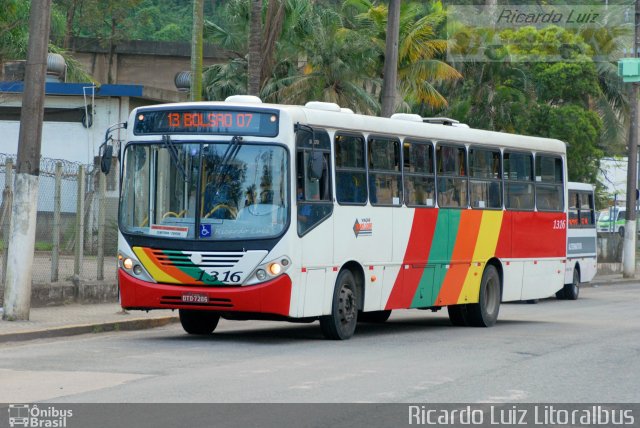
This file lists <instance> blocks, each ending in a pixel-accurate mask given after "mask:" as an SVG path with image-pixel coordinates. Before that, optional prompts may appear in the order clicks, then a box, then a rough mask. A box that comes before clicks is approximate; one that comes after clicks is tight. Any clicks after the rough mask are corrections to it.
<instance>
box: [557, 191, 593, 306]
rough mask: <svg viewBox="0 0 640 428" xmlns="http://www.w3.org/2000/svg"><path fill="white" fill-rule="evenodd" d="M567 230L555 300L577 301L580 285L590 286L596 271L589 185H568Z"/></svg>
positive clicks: (591, 194)
mask: <svg viewBox="0 0 640 428" xmlns="http://www.w3.org/2000/svg"><path fill="white" fill-rule="evenodd" d="M567 188H568V193H569V225H568V227H569V229H568V230H567V264H566V270H565V279H564V282H565V286H564V287H563V288H562V290H560V291H558V292H557V293H556V297H557V298H558V299H568V300H576V299H577V298H578V294H579V293H580V283H584V282H590V281H591V280H592V279H593V277H594V276H595V275H596V272H597V270H598V257H597V232H596V221H595V213H596V210H595V197H594V189H593V185H591V184H584V183H574V182H569V183H568V184H567Z"/></svg>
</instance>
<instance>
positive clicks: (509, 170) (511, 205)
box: [503, 151, 535, 211]
mask: <svg viewBox="0 0 640 428" xmlns="http://www.w3.org/2000/svg"><path fill="white" fill-rule="evenodd" d="M503 159H504V161H503V166H504V173H503V176H504V185H505V201H504V205H505V208H506V209H508V210H515V211H531V210H533V207H534V201H535V199H534V189H533V155H532V154H531V153H522V152H509V151H505V152H504V155H503Z"/></svg>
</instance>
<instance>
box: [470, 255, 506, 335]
mask: <svg viewBox="0 0 640 428" xmlns="http://www.w3.org/2000/svg"><path fill="white" fill-rule="evenodd" d="M501 295H502V293H501V287H500V275H499V274H498V270H497V269H496V267H495V266H493V265H487V267H486V268H485V269H484V272H483V274H482V281H481V282H480V296H479V300H478V303H472V304H468V305H466V306H467V317H466V319H467V322H468V324H469V325H470V326H472V327H491V326H493V325H494V324H495V323H496V321H497V320H498V313H499V312H500V301H501V300H502V297H501Z"/></svg>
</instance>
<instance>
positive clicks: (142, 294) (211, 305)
mask: <svg viewBox="0 0 640 428" xmlns="http://www.w3.org/2000/svg"><path fill="white" fill-rule="evenodd" d="M118 280H119V284H120V304H121V306H122V307H123V308H124V309H142V310H146V309H199V310H210V311H218V312H228V311H229V312H251V313H265V314H276V315H283V316H289V312H290V306H291V278H290V277H289V275H286V274H284V275H281V276H279V277H278V278H275V279H273V280H271V281H267V282H264V283H261V284H256V285H249V286H245V287H224V288H223V287H205V286H184V285H174V284H158V283H151V282H146V281H141V280H139V279H137V278H134V277H133V276H131V275H129V274H128V273H126V272H125V271H124V270H122V269H118ZM189 293H197V294H204V295H207V296H208V298H209V301H208V302H207V303H184V302H183V301H182V295H184V294H189Z"/></svg>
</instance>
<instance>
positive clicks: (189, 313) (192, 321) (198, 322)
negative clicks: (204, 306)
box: [179, 309, 220, 335]
mask: <svg viewBox="0 0 640 428" xmlns="http://www.w3.org/2000/svg"><path fill="white" fill-rule="evenodd" d="M179 312H180V324H182V328H183V329H184V331H186V332H187V333H189V334H197V335H209V334H211V333H213V330H215V329H216V327H217V326H218V321H220V315H218V314H216V313H215V312H207V311H193V310H189V309H180V311H179Z"/></svg>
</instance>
